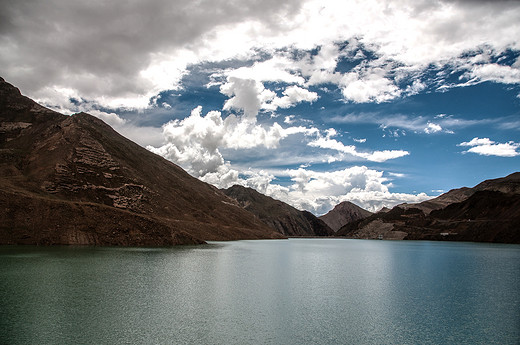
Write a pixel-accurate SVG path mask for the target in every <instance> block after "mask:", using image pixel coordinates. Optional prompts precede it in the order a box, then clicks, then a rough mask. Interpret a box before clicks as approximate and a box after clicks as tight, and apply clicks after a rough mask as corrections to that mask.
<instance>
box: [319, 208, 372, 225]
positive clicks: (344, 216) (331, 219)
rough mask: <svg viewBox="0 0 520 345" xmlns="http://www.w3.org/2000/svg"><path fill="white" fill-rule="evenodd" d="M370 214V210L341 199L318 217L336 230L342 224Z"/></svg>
mask: <svg viewBox="0 0 520 345" xmlns="http://www.w3.org/2000/svg"><path fill="white" fill-rule="evenodd" d="M371 214H372V212H370V211H367V210H365V209H363V208H361V207H359V206H357V205H355V204H353V203H351V202H349V201H343V202H342V203H339V204H338V205H336V206H335V207H334V208H333V209H332V210H330V211H329V212H328V213H327V214H324V215H323V216H320V217H319V218H320V219H321V220H323V221H324V222H325V223H326V224H327V225H328V226H330V227H331V229H332V230H334V231H338V230H339V229H341V227H342V226H344V225H346V224H348V223H351V222H355V221H356V220H359V219H363V218H366V217H369V216H370V215H371Z"/></svg>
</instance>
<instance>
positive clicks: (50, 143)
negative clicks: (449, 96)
mask: <svg viewBox="0 0 520 345" xmlns="http://www.w3.org/2000/svg"><path fill="white" fill-rule="evenodd" d="M286 236H304V237H309V236H343V237H347V238H363V239H376V238H383V239H417V240H418V239H427V240H459V241H486V242H506V243H520V173H518V172H517V173H514V174H511V175H509V176H507V177H504V178H500V179H494V180H487V181H484V182H482V183H480V184H478V185H477V186H475V187H473V188H460V189H454V190H451V191H449V192H448V193H445V194H443V195H441V196H439V197H437V198H434V199H431V200H428V201H425V202H422V203H418V204H401V205H398V206H396V207H394V208H393V209H391V210H388V209H384V210H381V211H380V212H378V213H375V214H372V213H371V212H368V211H366V210H364V209H362V208H360V207H359V206H356V205H354V204H352V203H350V202H342V203H340V204H338V205H337V206H336V207H335V208H334V209H333V210H331V211H330V212H329V213H327V214H326V215H323V216H321V217H319V218H317V217H315V216H314V215H313V214H311V213H310V212H307V211H300V210H297V209H296V208H294V207H292V206H290V205H288V204H286V203H283V202H281V201H278V200H275V199H273V198H270V197H268V196H265V195H263V194H261V193H258V192H257V191H255V190H253V189H250V188H246V187H242V186H233V187H231V188H229V189H226V190H222V191H221V190H218V189H217V188H215V187H213V186H211V185H209V184H206V183H204V182H201V181H200V180H198V179H196V178H193V177H192V176H190V175H189V174H188V173H186V172H185V171H184V170H182V169H181V168H180V167H178V166H177V165H175V164H173V163H171V162H169V161H167V160H165V159H163V158H162V157H160V156H157V155H155V154H153V153H151V152H149V151H148V150H146V149H144V148H142V147H141V146H139V145H137V144H135V143H133V142H132V141H130V140H128V139H126V138H124V137H123V136H121V135H119V134H118V133H117V132H115V131H114V130H113V129H112V128H111V127H110V126H108V125H107V124H105V123H104V122H103V121H101V120H99V119H97V118H95V117H93V116H91V115H88V114H85V113H80V114H75V115H72V116H66V115H62V114H59V113H57V112H54V111H52V110H50V109H47V108H45V107H42V106H40V105H38V104H37V103H35V102H34V101H32V100H31V99H29V98H27V97H25V96H22V95H21V94H20V91H19V90H18V89H17V88H15V87H14V86H12V85H11V84H9V83H7V82H5V81H4V80H3V79H2V78H0V244H39V245H53V244H82V245H83V244H84V245H126V246H168V245H174V244H199V243H204V241H209V240H238V239H267V238H286Z"/></svg>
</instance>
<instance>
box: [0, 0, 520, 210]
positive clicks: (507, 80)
mask: <svg viewBox="0 0 520 345" xmlns="http://www.w3.org/2000/svg"><path fill="white" fill-rule="evenodd" d="M0 6H2V8H1V10H2V11H0V12H1V13H3V17H2V20H3V23H4V24H3V25H2V26H0V47H1V48H0V66H2V67H1V75H2V76H3V77H4V78H5V79H6V80H7V81H9V82H11V83H13V84H15V85H16V86H18V87H19V88H20V89H21V91H22V92H23V93H24V94H26V95H28V96H30V97H32V98H34V99H36V100H37V101H39V102H41V103H42V104H45V105H47V106H49V107H51V108H53V109H56V110H59V111H61V112H63V113H66V114H72V113H75V112H79V111H86V112H89V113H91V114H93V115H95V116H97V117H99V118H101V119H103V120H105V121H106V122H107V123H109V124H110V125H112V126H113V127H114V128H115V129H116V130H118V131H119V132H120V133H122V134H123V135H125V136H127V137H129V138H130V139H132V140H134V141H136V142H138V143H139V144H141V145H143V146H145V147H147V148H148V149H149V150H151V151H152V152H155V153H157V154H160V155H162V156H163V157H165V158H166V159H169V160H171V161H173V162H175V163H177V164H179V165H181V166H182V167H183V168H184V169H186V170H187V171H188V172H189V173H190V174H192V175H193V176H196V177H198V178H200V179H201V180H203V181H206V182H208V183H212V184H214V185H215V186H217V187H220V188H227V187H229V186H231V185H233V184H242V185H245V186H249V187H252V188H255V189H257V190H258V191H260V192H262V193H265V194H267V195H270V196H273V197H275V198H277V199H280V200H283V201H285V202H288V203H289V204H292V205H294V206H295V207H297V208H300V209H307V210H310V211H312V212H314V213H315V214H318V215H319V214H323V213H325V212H327V211H328V210H330V209H331V208H332V207H333V206H334V205H335V204H337V203H339V202H341V201H344V200H348V201H352V202H354V203H356V204H358V205H360V206H362V207H365V208H367V209H369V210H371V211H375V210H378V209H380V208H381V207H383V206H393V205H395V204H398V203H401V202H419V201H422V200H426V199H428V198H431V197H433V196H436V195H439V194H440V193H442V192H445V191H448V190H450V189H452V188H459V187H462V186H473V185H475V184H477V183H479V182H480V181H482V180H485V179H489V178H496V177H501V176H505V175H508V174H510V173H512V172H514V171H518V170H519V167H520V42H519V40H520V24H519V23H518V22H519V21H518V18H520V4H519V3H518V2H515V1H408V0H402V1H394V2H387V1H379V0H366V1H356V0H351V1H329V2H326V4H323V2H320V1H314V0H306V1H262V2H258V1H253V0H250V1H249V0H244V1H241V2H237V3H231V2H228V1H223V0H222V1H219V0H215V1H199V2H193V1H187V0H186V1H184V0H177V1H163V0H153V1H146V2H138V1H136V2H130V3H128V2H120V1H111V2H106V1H92V2H88V3H78V2H75V1H72V2H71V1H65V0H54V1H52V2H48V1H38V0H35V1H32V2H27V3H25V2H24V3H23V4H22V3H20V2H15V3H2V4H1V5H0Z"/></svg>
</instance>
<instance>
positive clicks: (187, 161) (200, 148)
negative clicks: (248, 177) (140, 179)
mask: <svg viewBox="0 0 520 345" xmlns="http://www.w3.org/2000/svg"><path fill="white" fill-rule="evenodd" d="M247 114H248V115H247V116H246V115H244V116H237V115H234V114H231V115H229V116H228V117H226V118H225V119H223V118H222V115H221V113H220V112H218V111H210V112H208V113H207V114H206V116H202V107H201V106H199V107H197V108H195V109H193V110H192V112H191V114H190V116H188V117H186V118H184V119H182V120H174V121H170V122H168V123H166V124H165V125H163V128H162V131H163V132H162V137H163V140H164V144H163V145H162V146H160V147H153V146H149V147H148V149H149V150H151V151H152V152H154V153H157V154H159V155H161V156H163V157H165V158H166V159H169V160H171V161H172V162H174V163H177V164H179V165H180V166H182V167H183V168H184V169H186V170H187V171H188V172H189V173H191V174H192V175H194V176H196V177H199V178H201V179H203V180H208V181H210V180H211V181H213V179H214V178H215V177H216V176H221V175H226V174H228V173H229V172H230V168H229V163H227V162H226V161H225V160H224V157H223V156H222V153H221V151H220V149H237V150H238V149H251V148H255V147H264V148H267V149H274V148H276V147H277V146H278V145H279V142H280V140H282V139H284V138H286V137H287V136H289V135H294V134H304V135H312V134H315V133H316V131H317V129H315V128H307V127H288V128H282V127H281V126H280V125H279V124H278V123H276V122H275V123H273V124H272V125H271V126H261V125H258V124H257V123H256V117H254V116H252V114H251V112H248V113H247ZM208 174H210V175H208ZM206 175H207V176H206Z"/></svg>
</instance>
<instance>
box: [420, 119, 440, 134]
mask: <svg viewBox="0 0 520 345" xmlns="http://www.w3.org/2000/svg"><path fill="white" fill-rule="evenodd" d="M440 131H442V127H441V126H439V125H438V124H436V123H432V122H428V124H427V125H426V128H424V132H425V133H426V134H432V133H438V132H440Z"/></svg>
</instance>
